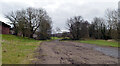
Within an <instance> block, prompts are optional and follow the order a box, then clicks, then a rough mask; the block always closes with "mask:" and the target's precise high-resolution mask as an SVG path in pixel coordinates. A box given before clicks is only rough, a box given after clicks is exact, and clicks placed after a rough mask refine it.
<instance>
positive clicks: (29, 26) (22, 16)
mask: <svg viewBox="0 0 120 66" xmlns="http://www.w3.org/2000/svg"><path fill="white" fill-rule="evenodd" d="M5 16H6V18H8V19H9V20H10V21H11V24H12V25H13V29H14V31H15V34H16V35H17V34H18V33H21V35H22V36H26V37H30V38H32V37H33V34H35V32H37V31H38V29H39V28H40V27H41V26H42V24H44V23H43V22H45V23H46V22H47V21H48V22H49V20H50V19H49V18H50V17H49V16H48V14H47V12H46V11H45V10H44V9H42V8H39V9H35V8H27V9H22V10H18V11H15V12H11V13H10V14H8V15H5ZM49 24H50V26H51V23H49ZM49 28H51V27H49Z"/></svg>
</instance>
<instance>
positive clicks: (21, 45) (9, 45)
mask: <svg viewBox="0 0 120 66" xmlns="http://www.w3.org/2000/svg"><path fill="white" fill-rule="evenodd" d="M40 42H41V41H38V40H34V39H29V38H23V37H17V36H14V35H2V63H3V64H29V62H30V60H31V59H34V58H33V55H34V53H33V51H35V49H36V48H37V47H38V46H39V45H40Z"/></svg>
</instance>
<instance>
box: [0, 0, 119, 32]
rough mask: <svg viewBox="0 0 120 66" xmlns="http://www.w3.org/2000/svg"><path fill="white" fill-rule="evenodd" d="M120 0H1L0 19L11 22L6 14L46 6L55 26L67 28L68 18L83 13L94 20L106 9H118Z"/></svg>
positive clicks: (102, 15)
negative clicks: (6, 17) (5, 16)
mask: <svg viewBox="0 0 120 66" xmlns="http://www.w3.org/2000/svg"><path fill="white" fill-rule="evenodd" d="M118 1H119V0H0V21H3V22H9V21H8V20H7V19H5V18H4V14H7V13H9V12H11V11H15V10H20V9H23V8H24V9H25V8H27V7H35V8H44V9H45V10H46V11H47V12H48V14H49V16H50V17H51V18H52V21H53V26H54V27H53V28H56V27H59V28H60V29H61V30H66V20H67V19H68V18H70V17H73V16H78V15H81V16H82V17H83V18H84V19H85V20H88V21H92V19H93V18H94V17H95V16H97V17H104V16H105V15H104V13H105V10H106V9H108V8H109V9H117V7H118Z"/></svg>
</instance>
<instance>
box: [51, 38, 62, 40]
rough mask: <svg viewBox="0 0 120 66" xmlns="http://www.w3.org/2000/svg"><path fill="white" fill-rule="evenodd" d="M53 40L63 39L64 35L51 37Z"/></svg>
mask: <svg viewBox="0 0 120 66" xmlns="http://www.w3.org/2000/svg"><path fill="white" fill-rule="evenodd" d="M51 39H52V40H56V39H63V38H62V37H60V38H59V37H51Z"/></svg>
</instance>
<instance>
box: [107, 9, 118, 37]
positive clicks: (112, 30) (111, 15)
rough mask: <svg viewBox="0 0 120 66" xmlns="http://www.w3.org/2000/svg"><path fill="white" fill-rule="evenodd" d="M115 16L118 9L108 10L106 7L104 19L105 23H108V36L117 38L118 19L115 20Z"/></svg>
mask: <svg viewBox="0 0 120 66" xmlns="http://www.w3.org/2000/svg"><path fill="white" fill-rule="evenodd" d="M117 17H118V11H116V10H110V9H107V10H106V19H107V23H108V27H107V28H108V30H109V32H108V34H109V36H110V38H114V39H116V38H117V25H118V21H117Z"/></svg>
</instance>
